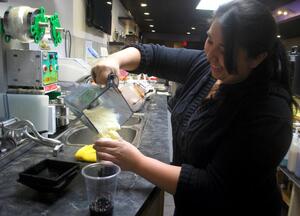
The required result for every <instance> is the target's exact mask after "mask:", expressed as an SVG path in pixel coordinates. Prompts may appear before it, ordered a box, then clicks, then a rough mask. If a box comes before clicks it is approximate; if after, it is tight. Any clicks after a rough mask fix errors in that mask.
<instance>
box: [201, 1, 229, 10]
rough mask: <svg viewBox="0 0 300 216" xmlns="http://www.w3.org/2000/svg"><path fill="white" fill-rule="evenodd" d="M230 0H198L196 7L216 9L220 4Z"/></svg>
mask: <svg viewBox="0 0 300 216" xmlns="http://www.w3.org/2000/svg"><path fill="white" fill-rule="evenodd" d="M230 1H231V0H200V2H199V4H198V5H197V7H196V9H198V10H216V9H218V7H219V6H220V5H222V4H225V3H227V2H230Z"/></svg>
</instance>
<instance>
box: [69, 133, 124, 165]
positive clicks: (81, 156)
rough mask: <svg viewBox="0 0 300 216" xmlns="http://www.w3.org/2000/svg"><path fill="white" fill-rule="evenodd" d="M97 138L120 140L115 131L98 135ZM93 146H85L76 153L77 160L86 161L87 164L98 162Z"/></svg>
mask: <svg viewBox="0 0 300 216" xmlns="http://www.w3.org/2000/svg"><path fill="white" fill-rule="evenodd" d="M97 137H99V138H111V139H114V140H116V139H118V138H120V135H119V134H118V132H117V131H115V130H109V131H107V132H105V133H101V134H98V135H97ZM93 146H94V145H93V144H91V145H85V146H83V147H82V148H80V149H78V150H77V152H76V153H75V158H76V160H78V161H85V162H96V161H97V155H96V150H95V149H94V148H93Z"/></svg>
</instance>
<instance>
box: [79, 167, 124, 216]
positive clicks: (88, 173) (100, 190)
mask: <svg viewBox="0 0 300 216" xmlns="http://www.w3.org/2000/svg"><path fill="white" fill-rule="evenodd" d="M120 171H121V169H120V167H119V166H117V165H116V164H113V163H111V162H107V161H101V162H99V163H93V164H90V165H87V166H85V167H84V168H83V169H82V171H81V173H82V175H83V176H84V179H85V185H86V191H87V198H88V203H89V209H90V215H91V216H94V215H97V216H109V215H113V209H114V198H115V195H116V189H117V176H118V174H119V173H120Z"/></svg>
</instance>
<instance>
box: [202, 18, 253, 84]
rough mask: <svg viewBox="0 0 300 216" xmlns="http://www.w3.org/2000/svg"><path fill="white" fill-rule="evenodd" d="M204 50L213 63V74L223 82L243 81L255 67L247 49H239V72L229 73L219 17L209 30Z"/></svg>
mask: <svg viewBox="0 0 300 216" xmlns="http://www.w3.org/2000/svg"><path fill="white" fill-rule="evenodd" d="M204 51H205V53H206V55H207V59H208V61H209V63H210V65H211V73H212V76H213V77H214V78H215V79H217V80H220V81H221V82H222V83H227V84H230V83H237V82H241V81H243V80H245V79H246V78H247V77H248V76H249V74H250V72H251V70H252V68H253V67H252V65H253V62H252V60H250V59H249V58H248V57H247V54H246V51H245V50H243V49H238V53H237V58H238V59H237V73H234V74H229V73H228V71H227V69H226V67H225V63H224V43H223V37H222V31H221V25H220V24H219V22H218V20H217V19H215V20H214V21H213V23H212V24H211V26H210V28H209V30H208V32H207V39H206V41H205V45H204Z"/></svg>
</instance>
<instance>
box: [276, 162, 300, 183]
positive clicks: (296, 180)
mask: <svg viewBox="0 0 300 216" xmlns="http://www.w3.org/2000/svg"><path fill="white" fill-rule="evenodd" d="M279 169H280V170H281V171H282V172H283V173H284V174H285V175H286V176H287V177H288V178H289V179H290V180H291V181H292V182H293V183H294V184H295V185H296V186H297V187H298V188H300V178H298V177H296V176H295V175H294V174H293V173H292V172H290V171H289V170H288V169H287V168H286V167H282V166H280V167H279Z"/></svg>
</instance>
